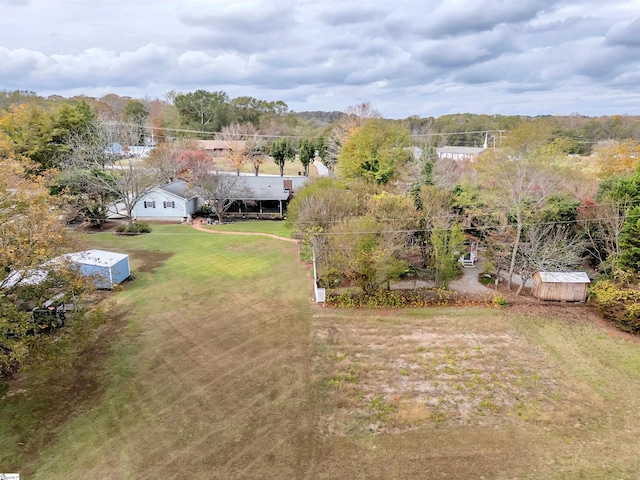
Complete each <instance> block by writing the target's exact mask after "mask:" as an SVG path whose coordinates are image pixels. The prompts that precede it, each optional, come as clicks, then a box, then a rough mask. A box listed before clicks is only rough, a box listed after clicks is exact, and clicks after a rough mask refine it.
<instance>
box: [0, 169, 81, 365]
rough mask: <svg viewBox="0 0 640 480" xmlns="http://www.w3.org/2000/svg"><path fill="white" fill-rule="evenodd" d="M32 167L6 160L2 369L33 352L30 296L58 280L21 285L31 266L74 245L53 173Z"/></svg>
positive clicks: (0, 242)
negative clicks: (26, 306) (51, 182)
mask: <svg viewBox="0 0 640 480" xmlns="http://www.w3.org/2000/svg"><path fill="white" fill-rule="evenodd" d="M29 170H30V168H29V167H25V165H24V161H17V160H15V159H13V158H2V159H1V160H0V291H1V294H0V375H2V374H4V373H8V372H9V371H11V370H12V369H13V368H15V367H17V366H18V365H19V364H20V362H21V361H22V360H23V359H24V358H25V357H26V356H27V355H28V353H29V348H30V347H31V343H32V342H30V341H29V337H28V336H26V333H27V331H28V325H29V322H30V319H31V314H30V312H25V311H21V309H20V308H19V307H20V304H21V303H22V302H25V301H27V300H34V301H36V302H39V301H44V300H46V299H47V295H48V294H49V293H50V290H49V287H51V286H52V285H50V284H49V285H30V286H28V287H25V288H22V289H21V287H20V280H22V279H23V278H25V276H27V275H28V272H29V269H30V268H32V267H38V266H40V265H41V264H42V263H44V262H46V261H48V260H50V259H52V258H53V257H55V256H57V255H59V254H61V253H65V252H66V251H68V250H67V249H68V248H70V245H71V237H70V236H69V233H68V230H67V229H66V228H65V225H64V224H63V223H62V222H61V220H60V217H61V213H62V209H61V208H60V207H61V206H60V202H59V199H58V198H55V197H51V196H50V195H49V192H48V188H47V182H48V179H47V178H44V177H42V176H40V177H26V176H25V174H26V172H27V171H29Z"/></svg>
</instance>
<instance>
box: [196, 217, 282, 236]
mask: <svg viewBox="0 0 640 480" xmlns="http://www.w3.org/2000/svg"><path fill="white" fill-rule="evenodd" d="M207 228H208V229H210V230H217V231H221V232H251V233H268V234H271V235H277V236H279V237H285V238H291V236H292V234H293V229H292V228H291V227H290V226H288V225H287V224H286V223H285V222H283V221H280V220H248V221H242V222H235V223H226V224H224V225H207Z"/></svg>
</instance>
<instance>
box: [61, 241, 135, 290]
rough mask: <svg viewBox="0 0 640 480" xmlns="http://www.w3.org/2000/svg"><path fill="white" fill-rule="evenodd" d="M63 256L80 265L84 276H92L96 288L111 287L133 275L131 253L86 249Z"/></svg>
mask: <svg viewBox="0 0 640 480" xmlns="http://www.w3.org/2000/svg"><path fill="white" fill-rule="evenodd" d="M63 257H64V258H65V259H66V260H68V261H70V262H72V263H74V264H76V265H78V267H79V268H80V273H81V274H82V275H83V276H85V277H91V278H92V279H93V281H94V282H95V285H96V288H106V289H111V288H113V287H114V285H117V284H119V283H122V282H123V281H125V280H126V279H127V278H129V276H130V275H131V271H130V269H129V255H125V254H124V253H116V252H107V251H105V250H85V251H83V252H76V253H68V254H66V255H63Z"/></svg>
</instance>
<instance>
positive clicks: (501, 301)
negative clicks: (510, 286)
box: [491, 295, 509, 307]
mask: <svg viewBox="0 0 640 480" xmlns="http://www.w3.org/2000/svg"><path fill="white" fill-rule="evenodd" d="M491 304H492V305H493V306H494V307H506V306H507V305H509V300H507V299H506V298H504V297H503V296H502V295H496V296H495V297H493V300H491Z"/></svg>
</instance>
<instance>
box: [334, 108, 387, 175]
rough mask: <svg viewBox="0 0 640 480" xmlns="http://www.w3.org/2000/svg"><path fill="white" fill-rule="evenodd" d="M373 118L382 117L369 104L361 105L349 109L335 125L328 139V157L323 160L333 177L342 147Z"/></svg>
mask: <svg viewBox="0 0 640 480" xmlns="http://www.w3.org/2000/svg"><path fill="white" fill-rule="evenodd" d="M373 118H382V115H381V114H380V112H378V111H377V110H375V109H373V108H372V107H371V105H370V104H369V103H360V104H358V105H352V106H350V107H348V108H347V109H346V110H345V111H344V114H343V115H342V117H341V118H340V120H338V121H337V122H336V123H335V124H334V126H333V129H332V130H331V134H330V135H329V138H328V139H327V143H326V155H325V156H324V159H323V161H324V163H325V165H326V167H327V169H328V170H329V173H330V174H331V175H332V176H333V172H334V170H335V167H336V165H337V163H338V157H339V156H340V151H341V150H342V146H343V145H344V144H345V142H346V141H347V140H348V139H349V137H351V135H353V133H354V132H355V131H356V130H358V129H359V128H360V127H362V126H363V125H364V124H365V123H367V121H369V120H371V119H373Z"/></svg>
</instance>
